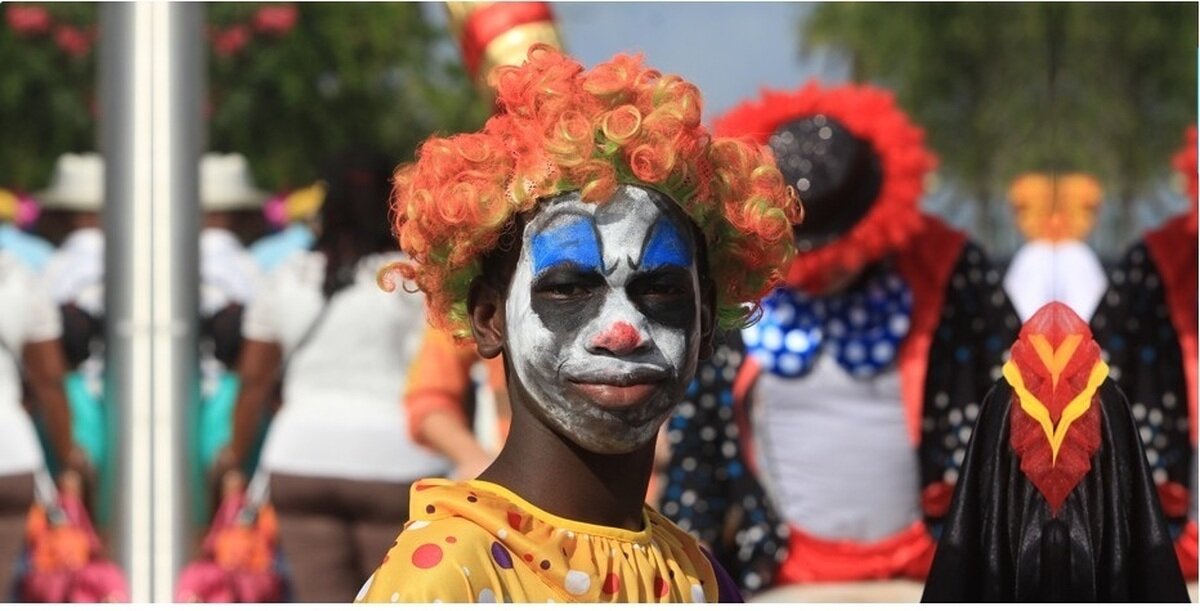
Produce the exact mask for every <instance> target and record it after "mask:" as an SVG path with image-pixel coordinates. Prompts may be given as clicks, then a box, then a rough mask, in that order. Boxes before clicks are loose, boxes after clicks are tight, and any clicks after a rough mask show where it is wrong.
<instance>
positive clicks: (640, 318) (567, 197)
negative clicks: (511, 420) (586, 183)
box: [505, 186, 700, 454]
mask: <svg viewBox="0 0 1200 611" xmlns="http://www.w3.org/2000/svg"><path fill="white" fill-rule="evenodd" d="M695 253H696V247H695V242H694V241H693V237H692V233H691V229H690V227H689V225H688V224H687V221H686V220H685V217H684V216H683V214H682V212H681V211H679V210H678V208H677V207H676V206H675V204H674V203H673V202H671V201H670V200H669V199H667V198H666V197H664V196H662V195H661V194H658V193H656V192H653V191H650V190H648V189H644V188H641V187H634V186H622V187H621V188H619V189H618V190H617V192H616V194H614V195H613V198H612V199H611V200H610V201H608V202H606V203H604V204H599V205H597V204H589V203H584V202H583V201H581V200H580V198H579V196H578V194H576V193H569V194H564V195H562V196H559V197H557V198H554V199H551V200H548V201H546V202H544V203H543V204H541V206H540V208H539V209H538V212H537V214H536V215H535V216H534V217H533V219H532V220H530V221H529V223H528V224H527V225H526V227H525V233H524V241H523V245H522V250H521V255H520V259H519V260H518V262H517V267H516V271H515V273H514V274H513V279H512V283H511V285H510V286H509V292H508V298H507V301H506V303H505V313H506V321H507V322H506V325H507V326H506V329H505V331H506V338H505V340H506V344H507V345H506V351H507V354H508V355H509V359H510V361H511V363H512V366H513V369H514V370H515V374H516V378H517V379H516V382H517V383H518V384H519V385H520V387H521V388H522V389H524V390H525V392H527V393H528V394H529V395H530V397H531V398H532V399H533V402H532V403H533V405H531V406H530V408H531V409H533V410H534V411H535V412H536V415H538V417H539V418H541V419H542V420H543V421H544V422H546V423H548V424H549V425H550V426H551V427H553V428H554V429H555V430H556V431H558V432H559V433H560V434H562V435H565V436H566V437H568V438H569V439H571V440H573V441H574V442H575V443H577V444H579V445H580V446H582V447H584V448H586V449H588V450H590V451H593V452H599V453H605V454H618V453H625V452H630V451H632V450H634V449H636V448H638V447H640V446H643V445H645V444H646V443H648V442H650V441H651V440H652V439H653V438H654V436H655V434H656V432H657V431H658V428H659V426H660V425H661V424H662V423H663V421H664V420H666V418H667V416H668V415H669V414H670V411H671V409H672V408H673V407H674V406H675V404H676V403H678V402H679V401H680V400H681V399H682V398H683V395H684V392H685V391H686V389H687V384H688V382H690V381H691V378H692V376H693V375H694V374H695V369H696V359H697V354H698V348H699V337H700V318H699V304H700V290H699V286H700V283H699V277H698V272H697V268H696V261H695Z"/></svg>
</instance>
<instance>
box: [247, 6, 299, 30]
mask: <svg viewBox="0 0 1200 611" xmlns="http://www.w3.org/2000/svg"><path fill="white" fill-rule="evenodd" d="M296 17H297V14H296V7H294V6H292V5H290V4H274V5H267V6H264V7H262V8H260V9H258V11H257V12H256V13H254V29H256V30H258V31H259V32H262V33H264V34H273V35H275V36H281V35H283V34H287V33H288V32H289V31H290V30H291V29H292V28H294V27H296Z"/></svg>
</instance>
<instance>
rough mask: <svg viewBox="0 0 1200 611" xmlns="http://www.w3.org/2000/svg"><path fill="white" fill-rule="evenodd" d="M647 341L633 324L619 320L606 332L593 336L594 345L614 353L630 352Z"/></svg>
mask: <svg viewBox="0 0 1200 611" xmlns="http://www.w3.org/2000/svg"><path fill="white" fill-rule="evenodd" d="M643 343H645V339H644V338H643V337H642V334H641V333H639V332H638V330H637V329H634V328H633V325H631V324H629V323H627V322H625V321H618V322H617V323H614V324H613V326H611V327H609V328H608V329H607V330H605V331H604V332H602V333H600V334H599V335H597V336H596V337H594V338H592V346H593V347H594V348H599V349H601V350H606V351H608V352H611V353H613V354H629V353H630V352H633V351H634V350H637V349H638V348H640V347H641V346H642V344H643Z"/></svg>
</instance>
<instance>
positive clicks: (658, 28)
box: [425, 2, 845, 121]
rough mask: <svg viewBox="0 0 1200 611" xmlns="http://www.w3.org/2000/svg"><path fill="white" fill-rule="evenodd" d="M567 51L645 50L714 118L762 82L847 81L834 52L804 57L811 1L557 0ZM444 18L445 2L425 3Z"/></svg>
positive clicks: (583, 54)
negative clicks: (695, 90) (803, 31)
mask: <svg viewBox="0 0 1200 611" xmlns="http://www.w3.org/2000/svg"><path fill="white" fill-rule="evenodd" d="M551 7H552V9H553V10H554V12H555V17H556V20H557V23H558V27H559V33H560V34H561V36H562V39H563V44H564V46H565V47H566V50H567V51H568V52H569V53H571V54H572V55H574V56H575V57H576V58H577V59H579V61H580V62H582V63H583V64H584V65H585V66H587V67H591V66H593V65H595V64H597V63H600V62H602V61H604V60H606V59H608V58H610V57H612V56H613V55H615V54H617V53H621V52H627V53H628V52H640V53H643V54H644V55H645V57H646V63H647V64H648V65H650V66H652V67H654V68H656V69H658V70H659V71H661V72H665V73H673V74H678V75H680V76H682V77H684V78H685V79H687V80H689V81H691V82H692V83H695V84H696V86H697V87H699V88H700V92H701V94H702V95H703V97H704V104H705V107H704V119H705V121H711V119H712V118H713V117H715V116H717V115H719V114H720V113H722V112H724V111H726V110H728V109H730V108H732V107H733V106H734V105H736V104H737V103H738V102H740V101H742V100H744V99H747V98H751V97H754V96H756V95H757V94H758V92H759V90H760V88H762V87H764V86H766V87H772V88H796V87H799V86H800V85H801V84H803V83H804V82H805V81H806V80H808V79H809V78H812V77H821V78H823V79H827V80H831V81H843V80H845V69H844V65H843V63H842V62H840V61H838V59H837V58H836V57H834V56H833V55H832V54H831V53H828V52H825V51H816V52H814V53H810V54H808V55H807V56H806V57H804V58H801V54H800V48H799V42H800V35H799V28H800V23H801V21H802V19H803V18H804V15H805V14H806V13H807V12H808V11H809V10H810V9H811V8H812V5H811V4H809V3H794V2H646V3H642V2H636V3H634V2H553V3H551ZM425 10H426V12H427V13H428V14H429V16H430V17H431V18H432V19H433V20H435V21H436V22H437V23H439V24H442V23H445V20H446V16H445V10H444V9H443V8H442V7H441V5H440V3H435V4H429V5H426V9H425Z"/></svg>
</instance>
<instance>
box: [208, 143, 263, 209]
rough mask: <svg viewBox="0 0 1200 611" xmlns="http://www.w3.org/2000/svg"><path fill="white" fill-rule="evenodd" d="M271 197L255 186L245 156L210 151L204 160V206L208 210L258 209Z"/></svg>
mask: <svg viewBox="0 0 1200 611" xmlns="http://www.w3.org/2000/svg"><path fill="white" fill-rule="evenodd" d="M267 196H268V194H267V193H266V192H265V191H260V190H258V189H257V188H256V187H255V186H254V178H253V177H252V176H251V175H250V164H249V163H247V162H246V158H245V157H244V156H242V155H240V154H238V153H229V154H220V153H208V154H206V155H204V157H203V158H201V159H200V208H201V209H202V210H204V211H205V212H225V211H231V210H255V209H258V208H262V205H263V202H264V201H266V199H267Z"/></svg>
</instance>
